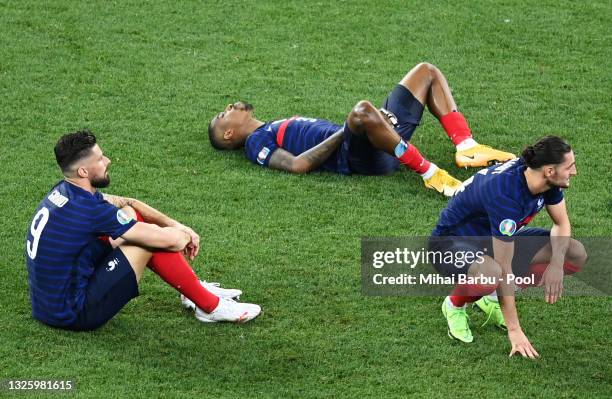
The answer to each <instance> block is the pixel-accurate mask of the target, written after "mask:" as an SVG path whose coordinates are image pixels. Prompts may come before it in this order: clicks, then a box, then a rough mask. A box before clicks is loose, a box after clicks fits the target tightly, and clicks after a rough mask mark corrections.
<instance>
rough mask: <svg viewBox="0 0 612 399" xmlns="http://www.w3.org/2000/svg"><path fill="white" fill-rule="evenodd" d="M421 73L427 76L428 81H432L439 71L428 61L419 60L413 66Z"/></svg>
mask: <svg viewBox="0 0 612 399" xmlns="http://www.w3.org/2000/svg"><path fill="white" fill-rule="evenodd" d="M415 68H416V69H417V70H418V71H419V72H420V73H421V74H422V75H424V76H427V77H428V78H429V80H430V81H433V80H434V79H435V78H436V76H437V75H438V74H439V73H440V70H439V69H438V67H436V66H435V65H434V64H430V63H429V62H426V61H424V62H421V63H419V64H417V66H416V67H415Z"/></svg>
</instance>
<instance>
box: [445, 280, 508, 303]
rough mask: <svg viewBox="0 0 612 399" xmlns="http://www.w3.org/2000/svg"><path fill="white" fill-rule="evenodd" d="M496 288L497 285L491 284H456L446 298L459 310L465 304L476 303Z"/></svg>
mask: <svg viewBox="0 0 612 399" xmlns="http://www.w3.org/2000/svg"><path fill="white" fill-rule="evenodd" d="M496 288H497V285H491V284H457V285H456V286H455V288H453V290H452V291H451V293H450V295H449V296H448V297H449V299H450V301H451V303H452V304H453V305H454V306H456V307H458V308H459V307H462V306H463V305H465V304H466V303H472V302H476V301H477V300H479V299H480V298H482V297H483V296H484V295H488V294H490V293H492V292H493V291H495V289H496Z"/></svg>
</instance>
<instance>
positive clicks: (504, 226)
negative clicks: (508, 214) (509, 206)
mask: <svg viewBox="0 0 612 399" xmlns="http://www.w3.org/2000/svg"><path fill="white" fill-rule="evenodd" d="M515 231H516V222H515V221H514V220H512V219H504V220H502V221H501V223H500V224H499V232H500V233H502V234H503V235H505V236H511V235H512V234H514V232H515Z"/></svg>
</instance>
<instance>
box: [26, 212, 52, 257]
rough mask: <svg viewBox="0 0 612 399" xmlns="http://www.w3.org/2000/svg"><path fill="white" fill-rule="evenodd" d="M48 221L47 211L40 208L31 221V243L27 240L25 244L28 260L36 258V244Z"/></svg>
mask: <svg viewBox="0 0 612 399" xmlns="http://www.w3.org/2000/svg"><path fill="white" fill-rule="evenodd" d="M48 221H49V210H48V209H47V208H45V207H42V208H40V211H38V212H37V213H36V215H35V216H34V219H32V225H31V226H30V234H32V242H30V240H28V243H27V244H26V250H27V251H28V256H29V257H30V259H32V260H33V259H34V258H36V252H38V242H39V241H40V235H41V234H42V231H43V229H44V228H45V226H46V224H47V222H48Z"/></svg>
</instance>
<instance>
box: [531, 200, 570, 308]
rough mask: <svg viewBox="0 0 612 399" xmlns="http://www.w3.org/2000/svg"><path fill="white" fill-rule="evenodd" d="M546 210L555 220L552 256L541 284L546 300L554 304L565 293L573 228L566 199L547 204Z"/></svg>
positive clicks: (551, 240) (551, 235) (551, 238)
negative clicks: (565, 265)
mask: <svg viewBox="0 0 612 399" xmlns="http://www.w3.org/2000/svg"><path fill="white" fill-rule="evenodd" d="M546 211H547V212H548V215H549V216H550V218H551V219H552V221H553V227H552V229H551V230H550V245H551V248H552V256H551V259H550V263H549V264H548V267H547V268H546V271H545V272H544V275H543V276H542V280H541V281H540V284H539V285H540V286H542V285H543V286H544V299H545V300H546V302H548V303H551V304H552V303H555V302H557V300H558V299H559V298H560V297H561V294H562V293H563V274H564V273H563V264H564V263H565V255H566V253H567V249H568V248H569V243H570V235H571V233H572V228H571V225H570V221H569V216H568V215H567V207H566V205H565V200H562V201H561V202H559V203H558V204H555V205H547V206H546Z"/></svg>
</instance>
